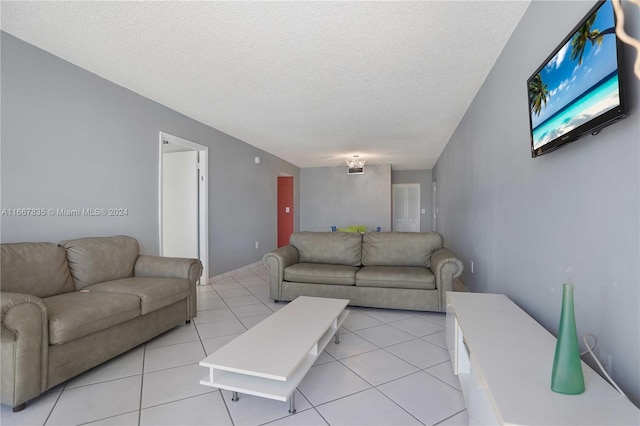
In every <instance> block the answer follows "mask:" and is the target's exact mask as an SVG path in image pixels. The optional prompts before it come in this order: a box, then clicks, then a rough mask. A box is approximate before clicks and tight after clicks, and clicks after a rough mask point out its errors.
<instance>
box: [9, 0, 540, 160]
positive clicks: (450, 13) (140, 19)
mask: <svg viewBox="0 0 640 426" xmlns="http://www.w3.org/2000/svg"><path fill="white" fill-rule="evenodd" d="M528 5H529V2H528V1H495V0H494V1H424V2H175V1H160V2H150V1H147V2H93V1H91V2H89V1H82V2H48V1H47V2H40V1H35V2H32V1H27V2H14V1H6V0H4V1H2V6H1V7H2V11H1V12H2V17H1V27H2V30H3V31H6V32H8V33H10V34H12V35H14V36H16V37H18V38H20V39H22V40H25V41H27V42H29V43H31V44H34V45H36V46H38V47H40V48H42V49H44V50H46V51H48V52H51V53H53V54H55V55H57V56H59V57H61V58H63V59H65V60H67V61H69V62H72V63H74V64H76V65H78V66H80V67H82V68H85V69H87V70H89V71H91V72H93V73H95V74H98V75H100V76H102V77H104V78H106V79H108V80H110V81H113V82H115V83H117V84H119V85H121V86H124V87H126V88H128V89H130V90H132V91H134V92H136V93H139V94H141V95H142V96H145V97H147V98H150V99H152V100H154V101H157V102H159V103H161V104H163V105H166V106H168V107H170V108H172V109H174V110H176V111H178V112H180V113H183V114H185V115H187V116H189V117H192V118H194V119H196V120H199V121H201V122H203V123H205V124H208V125H210V126H212V127H214V128H216V129H218V130H221V131H223V132H225V133H228V134H230V135H232V136H235V137H237V138H238V139H241V140H243V141H245V142H247V143H249V144H251V145H254V146H256V147H258V148H261V149H264V150H265V151H268V152H270V153H272V154H275V155H277V156H279V157H281V158H283V159H285V160H287V161H289V162H291V163H293V164H295V165H297V166H299V167H321V166H337V165H342V164H344V160H345V159H346V158H349V157H350V156H351V155H353V154H355V153H357V154H360V156H361V157H362V158H364V159H365V160H367V161H368V162H369V163H389V164H391V165H392V167H393V169H395V170H402V169H425V168H426V169H430V168H431V167H432V166H433V165H434V163H435V161H436V160H437V158H438V156H439V155H440V153H441V151H442V149H443V148H444V146H445V144H446V143H447V141H448V139H449V137H450V136H451V134H452V133H453V131H454V130H455V128H456V126H457V125H458V123H459V121H460V120H461V119H462V116H463V115H464V113H465V111H466V109H467V107H468V106H469V104H470V103H471V101H472V100H473V97H474V96H475V94H476V93H477V91H478V89H479V88H480V86H481V84H482V83H483V81H484V79H485V78H486V76H487V74H488V73H489V71H490V70H491V67H492V66H493V64H494V63H495V61H496V59H497V57H498V56H499V54H500V52H501V51H502V49H503V47H504V45H505V43H506V42H507V40H508V38H509V36H510V35H511V33H512V32H513V30H514V28H515V27H516V25H517V24H518V22H519V21H520V18H521V17H522V15H523V14H524V12H525V10H526V8H527V7H528ZM197 142H202V141H197Z"/></svg>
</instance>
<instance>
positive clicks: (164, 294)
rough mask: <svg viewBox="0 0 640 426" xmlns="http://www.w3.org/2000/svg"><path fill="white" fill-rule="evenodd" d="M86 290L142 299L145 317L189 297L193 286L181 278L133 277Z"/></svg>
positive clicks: (96, 285)
mask: <svg viewBox="0 0 640 426" xmlns="http://www.w3.org/2000/svg"><path fill="white" fill-rule="evenodd" d="M85 290H89V291H91V292H95V293H110V294H131V295H134V296H136V297H138V298H139V299H140V313H141V314H142V315H145V314H148V313H149V312H153V311H155V310H157V309H160V308H164V307H165V306H169V305H171V304H172V303H174V302H177V301H178V300H182V299H186V298H187V297H189V295H190V294H191V284H190V283H189V280H186V279H181V278H149V277H133V278H124V279H121V280H114V281H107V282H104V283H100V284H94V285H90V286H88V287H86V288H85Z"/></svg>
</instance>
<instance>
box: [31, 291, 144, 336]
mask: <svg viewBox="0 0 640 426" xmlns="http://www.w3.org/2000/svg"><path fill="white" fill-rule="evenodd" d="M42 301H43V303H44V304H45V305H47V312H48V317H49V344H51V345H60V344H63V343H66V342H70V341H72V340H75V339H79V338H81V337H84V336H88V335H89V334H93V333H96V332H98V331H101V330H104V329H107V328H109V327H112V326H114V325H117V324H121V323H123V322H125V321H128V320H130V319H133V318H136V317H139V316H140V298H139V297H137V296H133V295H129V294H104V293H100V294H98V293H91V292H77V291H74V292H72V293H65V294H59V295H57V296H51V297H47V298H46V299H43V300H42Z"/></svg>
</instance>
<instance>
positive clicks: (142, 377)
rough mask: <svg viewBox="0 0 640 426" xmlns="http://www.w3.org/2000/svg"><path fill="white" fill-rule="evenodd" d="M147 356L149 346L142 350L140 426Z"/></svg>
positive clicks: (145, 345)
mask: <svg viewBox="0 0 640 426" xmlns="http://www.w3.org/2000/svg"><path fill="white" fill-rule="evenodd" d="M146 355H147V344H146V343H145V344H144V347H143V348H142V371H141V372H140V402H139V403H138V426H140V421H141V420H142V393H143V390H144V362H145V358H146Z"/></svg>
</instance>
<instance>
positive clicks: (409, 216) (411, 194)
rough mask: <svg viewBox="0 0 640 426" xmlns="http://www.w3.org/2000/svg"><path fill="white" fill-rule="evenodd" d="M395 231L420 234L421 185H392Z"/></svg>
mask: <svg viewBox="0 0 640 426" xmlns="http://www.w3.org/2000/svg"><path fill="white" fill-rule="evenodd" d="M391 198H392V202H391V205H392V209H393V211H392V216H393V229H392V230H393V231H396V232H420V184H419V183H398V184H393V185H391Z"/></svg>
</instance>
